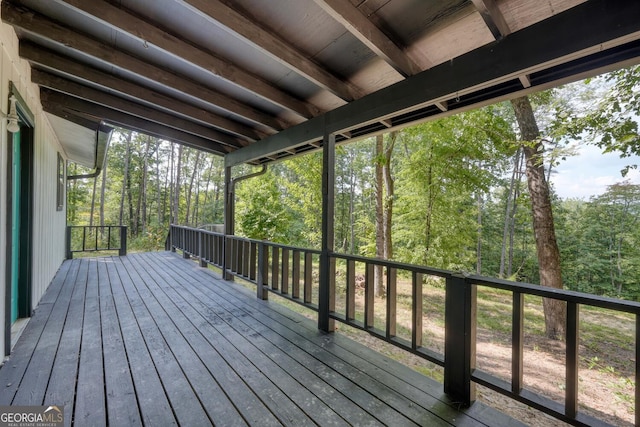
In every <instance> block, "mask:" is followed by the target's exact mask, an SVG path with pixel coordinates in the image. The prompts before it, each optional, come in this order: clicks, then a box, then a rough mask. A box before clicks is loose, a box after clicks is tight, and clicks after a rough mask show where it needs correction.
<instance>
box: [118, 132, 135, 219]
mask: <svg viewBox="0 0 640 427" xmlns="http://www.w3.org/2000/svg"><path fill="white" fill-rule="evenodd" d="M131 133H132V132H131V131H129V133H128V134H127V136H126V138H125V144H126V145H125V154H124V171H123V177H122V192H121V193H120V213H119V216H118V218H119V219H118V221H119V225H122V221H123V217H124V198H125V195H126V193H127V180H128V179H129V154H130V151H131Z"/></svg>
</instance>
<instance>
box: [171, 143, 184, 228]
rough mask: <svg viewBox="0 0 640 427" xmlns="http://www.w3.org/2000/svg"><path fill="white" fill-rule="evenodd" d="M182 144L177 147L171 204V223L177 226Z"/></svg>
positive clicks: (178, 220) (178, 221)
mask: <svg viewBox="0 0 640 427" xmlns="http://www.w3.org/2000/svg"><path fill="white" fill-rule="evenodd" d="M182 149H183V147H182V144H179V145H178V160H177V161H176V182H175V190H174V191H173V201H172V203H171V206H172V208H173V209H172V210H173V221H172V222H173V223H174V224H179V223H180V219H179V214H180V186H181V183H180V172H181V169H182Z"/></svg>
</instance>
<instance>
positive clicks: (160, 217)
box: [156, 140, 167, 225]
mask: <svg viewBox="0 0 640 427" xmlns="http://www.w3.org/2000/svg"><path fill="white" fill-rule="evenodd" d="M156 144H157V146H156V204H157V208H158V224H159V225H160V224H164V204H163V203H162V201H163V200H164V197H162V200H161V198H160V197H161V196H160V141H159V140H156ZM166 181H167V180H166V179H165V187H164V188H165V193H166V188H167V187H166Z"/></svg>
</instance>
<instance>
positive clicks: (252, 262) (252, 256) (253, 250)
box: [249, 242, 258, 280]
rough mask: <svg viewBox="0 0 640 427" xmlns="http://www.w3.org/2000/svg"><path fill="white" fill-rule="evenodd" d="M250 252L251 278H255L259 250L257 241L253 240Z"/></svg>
mask: <svg viewBox="0 0 640 427" xmlns="http://www.w3.org/2000/svg"><path fill="white" fill-rule="evenodd" d="M249 251H250V254H249V257H250V260H249V280H255V279H256V262H257V255H258V254H257V252H258V247H257V245H256V243H255V242H251V245H250V248H249Z"/></svg>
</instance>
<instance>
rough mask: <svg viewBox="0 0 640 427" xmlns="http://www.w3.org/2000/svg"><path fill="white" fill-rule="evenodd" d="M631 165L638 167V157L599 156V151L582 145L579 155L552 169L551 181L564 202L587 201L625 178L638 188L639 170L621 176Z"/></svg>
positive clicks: (614, 154)
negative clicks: (569, 199) (626, 167)
mask: <svg viewBox="0 0 640 427" xmlns="http://www.w3.org/2000/svg"><path fill="white" fill-rule="evenodd" d="M632 164H637V165H638V166H639V167H640V157H638V156H634V157H627V158H624V159H621V158H620V155H619V154H617V153H607V154H602V150H601V149H600V148H598V147H595V146H593V145H585V146H583V147H581V148H580V150H579V155H577V156H572V157H568V158H567V160H565V161H563V162H562V163H560V164H559V165H558V166H556V167H555V168H554V171H552V174H551V182H552V183H553V186H554V188H555V191H556V193H557V194H558V195H559V196H560V197H561V198H563V199H567V198H574V199H582V200H589V198H590V197H591V196H597V195H600V194H602V193H604V192H605V191H606V190H607V186H608V185H612V184H615V183H619V182H622V181H624V180H627V179H628V180H629V181H630V182H631V183H632V184H638V185H640V171H639V170H633V169H632V170H630V171H629V173H628V174H627V176H626V177H625V178H623V177H622V174H621V173H620V170H622V169H623V168H624V167H625V166H627V165H632Z"/></svg>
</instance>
